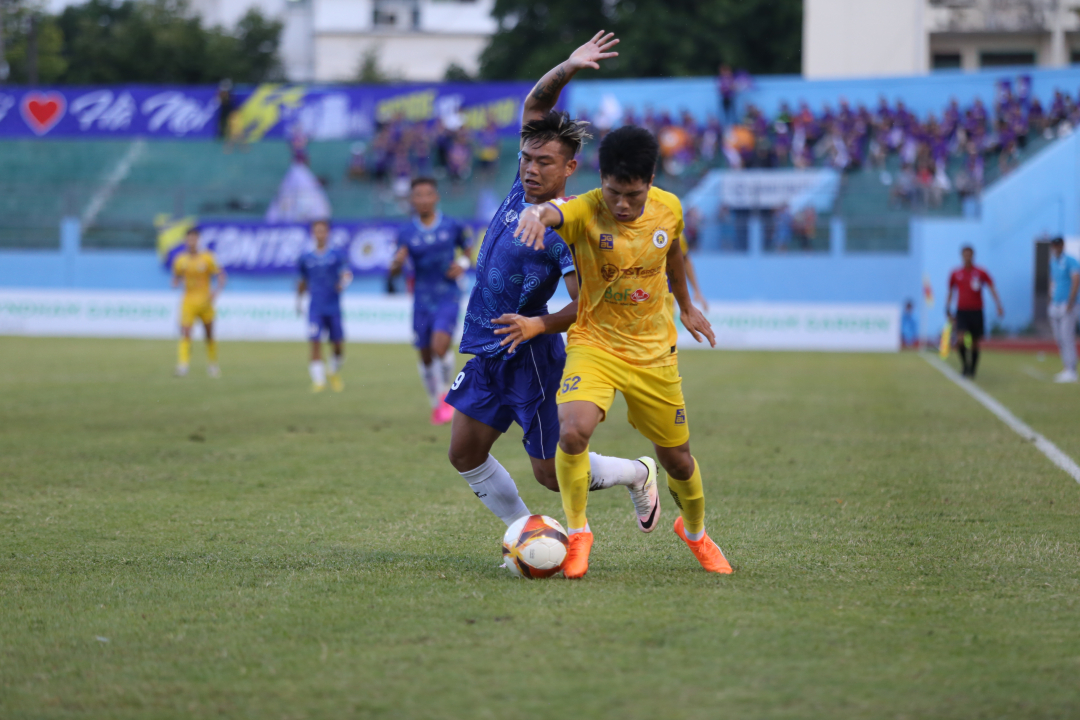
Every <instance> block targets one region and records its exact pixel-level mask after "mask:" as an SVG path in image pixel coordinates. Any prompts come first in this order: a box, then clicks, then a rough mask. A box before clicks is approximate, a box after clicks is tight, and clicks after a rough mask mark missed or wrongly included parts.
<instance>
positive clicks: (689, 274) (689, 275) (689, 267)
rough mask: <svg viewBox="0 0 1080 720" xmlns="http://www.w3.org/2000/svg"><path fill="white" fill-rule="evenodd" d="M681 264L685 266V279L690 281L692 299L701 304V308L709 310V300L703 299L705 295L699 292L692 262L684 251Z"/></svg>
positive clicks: (699, 288) (699, 287)
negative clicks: (692, 292) (692, 293)
mask: <svg viewBox="0 0 1080 720" xmlns="http://www.w3.org/2000/svg"><path fill="white" fill-rule="evenodd" d="M683 266H684V267H685V268H686V281H687V282H688V283H690V289H691V290H693V291H694V299H695V300H697V302H698V304H699V305H701V309H702V310H704V311H705V312H709V301H708V300H706V299H705V295H704V294H703V293H702V292H701V286H700V285H698V281H697V272H696V271H695V270H694V262H693V261H692V260H691V259H690V256H689V255H687V254H686V253H683Z"/></svg>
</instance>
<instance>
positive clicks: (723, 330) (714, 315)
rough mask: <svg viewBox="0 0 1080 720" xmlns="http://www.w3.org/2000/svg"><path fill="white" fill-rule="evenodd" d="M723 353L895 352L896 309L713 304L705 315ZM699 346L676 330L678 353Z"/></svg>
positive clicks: (897, 334)
mask: <svg viewBox="0 0 1080 720" xmlns="http://www.w3.org/2000/svg"><path fill="white" fill-rule="evenodd" d="M706 316H707V317H708V318H709V322H710V323H712V327H713V331H714V332H715V333H716V346H717V348H719V349H726V350H829V351H844V352H897V351H899V350H900V306H899V305H889V304H872V305H849V304H836V305H826V304H803V303H798V304H794V303H793V304H776V303H715V304H712V303H710V304H709V312H708V313H707V314H706ZM694 347H705V348H707V347H708V344H703V345H699V344H698V343H696V342H695V341H694V338H693V337H692V336H691V335H690V333H688V332H686V330H685V329H684V328H683V327H682V326H681V325H680V326H679V349H680V350H685V349H689V348H694Z"/></svg>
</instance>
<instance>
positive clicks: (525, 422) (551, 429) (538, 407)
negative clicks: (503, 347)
mask: <svg viewBox="0 0 1080 720" xmlns="http://www.w3.org/2000/svg"><path fill="white" fill-rule="evenodd" d="M565 364H566V346H565V345H564V343H563V339H562V336H561V335H541V336H539V337H537V338H536V339H534V340H532V341H531V342H529V343H528V344H526V345H523V346H521V347H519V348H518V349H517V351H516V352H515V353H514V354H513V355H511V356H509V357H507V358H503V357H502V356H500V357H494V358H485V357H474V358H472V359H471V360H469V362H467V363H465V367H464V368H463V369H462V371H461V372H460V373H459V374H458V376H457V378H456V379H455V380H454V384H453V385H451V386H450V392H449V393H447V395H446V402H448V403H449V404H450V405H452V406H453V407H454V408H455V409H456V410H458V411H460V412H461V413H463V414H465V415H468V416H469V417H471V418H472V419H473V420H479V421H480V422H482V423H484V424H485V425H487V426H489V427H493V428H495V429H496V430H498V431H499V432H503V433H504V432H506V431H507V430H508V429H509V428H510V423H512V422H516V423H517V424H518V425H520V426H521V429H522V430H524V431H525V438H524V440H523V442H524V444H525V452H527V453H529V455H530V456H531V457H534V458H539V459H541V460H546V459H548V458H553V457H555V448H556V447H557V446H558V444H559V409H558V407H557V406H556V405H555V394H556V393H557V392H558V391H559V383H560V382H562V372H563V365H565Z"/></svg>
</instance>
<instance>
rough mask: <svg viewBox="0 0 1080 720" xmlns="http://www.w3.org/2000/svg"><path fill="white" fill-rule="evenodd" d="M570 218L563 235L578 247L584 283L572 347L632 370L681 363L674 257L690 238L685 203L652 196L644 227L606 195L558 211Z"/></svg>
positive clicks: (593, 194)
mask: <svg viewBox="0 0 1080 720" xmlns="http://www.w3.org/2000/svg"><path fill="white" fill-rule="evenodd" d="M552 205H554V206H555V207H556V208H558V210H559V212H561V213H562V225H560V226H559V227H557V228H555V230H556V232H558V233H559V235H560V236H561V237H562V238H563V240H565V241H566V243H567V244H568V245H570V246H571V248H572V249H573V252H574V263H575V265H576V266H577V272H578V277H579V279H580V282H581V292H580V294H579V297H578V315H577V321H576V322H575V323H574V325H573V327H571V328H570V332H569V334H568V337H569V343H568V344H569V345H587V346H590V347H595V348H599V349H601V350H605V351H607V352H609V353H611V354H612V355H615V356H616V357H618V358H621V359H622V360H625V361H626V362H627V363H629V364H631V365H636V366H638V367H664V366H666V365H674V364H676V362H677V358H676V355H675V339H676V330H675V320H674V317H673V316H672V308H671V305H670V304H669V303H668V302H667V301H666V300H667V296H668V295H669V294H670V293H669V291H668V279H667V254H668V251H669V250H670V249H671V243H673V242H675V243H677V242H679V240H680V238H681V237H682V232H683V214H682V205H681V204H680V203H679V199H678V198H677V197H675V196H674V195H672V194H671V193H669V192H665V191H664V190H661V189H660V188H657V187H653V188H650V189H649V197H648V199H647V200H646V202H645V209H644V211H643V212H642V213H641V216H640V217H638V219H637V220H634V221H633V222H630V223H620V222H617V221H616V220H615V217H614V216H613V215H612V214H611V211H610V210H608V208H607V205H605V204H604V198H603V196H602V195H601V191H600V189H599V188H598V189H596V190H592V191H590V192H588V193H586V194H585V195H582V196H580V197H576V198H564V199H561V200H556V201H554V202H553V203H552Z"/></svg>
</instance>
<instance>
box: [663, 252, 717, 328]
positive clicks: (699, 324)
mask: <svg viewBox="0 0 1080 720" xmlns="http://www.w3.org/2000/svg"><path fill="white" fill-rule="evenodd" d="M667 271H668V279H669V280H670V281H671V294H672V295H674V296H675V301H676V302H677V303H679V319H680V320H682V324H683V327H685V328H686V329H687V330H689V331H690V334H691V335H692V336H693V337H694V339H695V340H697V341H698V342H701V339H702V338H703V337H704V338H705V339H706V340H708V341H709V345H711V346H712V347H716V335H715V334H714V333H713V329H712V324H711V323H710V322H709V320H708V319H707V318H706V317H705V314H704V313H702V312H701V311H700V310H698V309H697V308H696V307H694V303H692V302H690V290H689V289H688V288H687V287H686V266H685V265H684V264H683V253H682V248H681V247H679V243H678V241H677V239H675V240H672V242H671V249H670V250H668V254H667Z"/></svg>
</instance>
